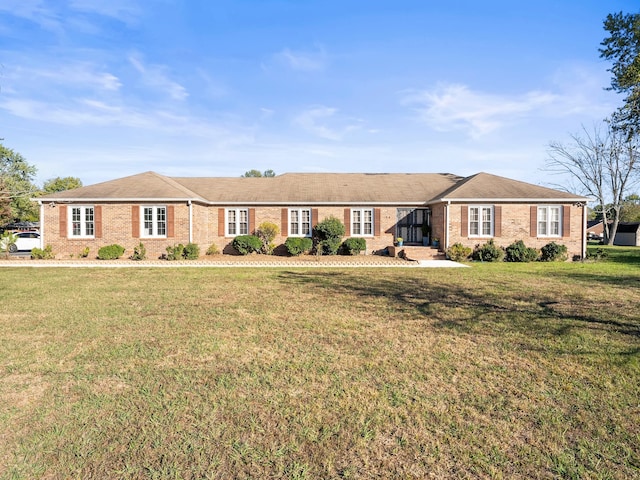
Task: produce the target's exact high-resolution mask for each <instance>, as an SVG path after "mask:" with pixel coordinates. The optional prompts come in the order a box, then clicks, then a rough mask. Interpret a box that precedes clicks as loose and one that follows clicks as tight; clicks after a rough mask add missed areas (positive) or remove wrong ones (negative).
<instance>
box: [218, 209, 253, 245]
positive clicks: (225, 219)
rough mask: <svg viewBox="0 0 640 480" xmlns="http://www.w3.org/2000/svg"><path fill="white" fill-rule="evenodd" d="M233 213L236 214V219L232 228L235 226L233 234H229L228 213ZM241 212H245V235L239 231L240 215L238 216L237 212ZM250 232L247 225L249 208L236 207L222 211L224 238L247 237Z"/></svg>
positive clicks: (249, 226) (249, 227)
mask: <svg viewBox="0 0 640 480" xmlns="http://www.w3.org/2000/svg"><path fill="white" fill-rule="evenodd" d="M232 210H233V211H234V212H235V213H236V218H235V220H234V222H233V223H234V226H235V230H236V232H235V233H230V232H229V212H230V211H232ZM241 211H245V212H246V213H247V222H246V223H247V231H246V232H245V233H243V232H241V231H240V226H241V224H242V223H244V222H241V221H240V215H238V212H241ZM250 231H251V225H249V207H236V208H225V209H224V236H225V237H230V238H231V237H238V236H240V235H249V232H250Z"/></svg>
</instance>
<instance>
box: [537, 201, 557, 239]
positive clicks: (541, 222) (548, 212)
mask: <svg viewBox="0 0 640 480" xmlns="http://www.w3.org/2000/svg"><path fill="white" fill-rule="evenodd" d="M560 212H561V210H560V207H559V206H545V207H538V236H539V237H559V236H561V234H562V232H561V231H560V225H561V219H560V217H561V213H560Z"/></svg>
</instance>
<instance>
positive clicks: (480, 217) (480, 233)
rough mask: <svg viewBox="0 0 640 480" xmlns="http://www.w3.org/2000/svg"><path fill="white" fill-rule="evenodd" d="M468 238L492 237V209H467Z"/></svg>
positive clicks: (486, 207) (485, 207) (488, 207)
mask: <svg viewBox="0 0 640 480" xmlns="http://www.w3.org/2000/svg"><path fill="white" fill-rule="evenodd" d="M469 236H470V237H492V236H493V207H491V206H480V207H469Z"/></svg>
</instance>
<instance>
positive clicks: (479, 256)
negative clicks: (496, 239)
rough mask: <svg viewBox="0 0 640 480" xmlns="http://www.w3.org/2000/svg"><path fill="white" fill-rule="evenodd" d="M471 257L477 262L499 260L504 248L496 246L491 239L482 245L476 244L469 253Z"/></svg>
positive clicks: (502, 256) (501, 257)
mask: <svg viewBox="0 0 640 480" xmlns="http://www.w3.org/2000/svg"><path fill="white" fill-rule="evenodd" d="M471 258H473V259H474V260H476V261H479V262H501V261H502V259H503V258H504V249H502V248H500V247H498V246H497V245H496V244H495V243H493V239H491V240H489V241H488V242H487V243H485V244H484V245H478V246H477V247H476V248H475V250H474V251H473V253H472V254H471Z"/></svg>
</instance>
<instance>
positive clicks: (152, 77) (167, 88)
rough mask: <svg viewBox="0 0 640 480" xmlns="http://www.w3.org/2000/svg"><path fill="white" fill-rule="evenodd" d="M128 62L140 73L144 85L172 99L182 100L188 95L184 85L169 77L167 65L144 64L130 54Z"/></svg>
mask: <svg viewBox="0 0 640 480" xmlns="http://www.w3.org/2000/svg"><path fill="white" fill-rule="evenodd" d="M129 62H130V63H131V65H133V67H134V68H135V69H136V70H137V71H138V72H139V73H140V74H141V75H140V78H141V81H142V82H143V83H144V84H145V85H146V86H148V87H150V88H153V89H154V90H156V91H159V92H161V93H164V94H166V95H168V96H169V97H171V98H172V99H174V100H184V99H186V98H187V97H188V96H189V93H188V92H187V89H186V88H185V87H183V86H182V85H180V84H179V83H178V82H175V81H173V80H171V79H170V78H169V75H168V73H167V70H168V69H167V67H165V66H163V65H145V64H144V63H143V62H142V60H140V59H139V58H138V57H137V56H136V55H130V56H129Z"/></svg>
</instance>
